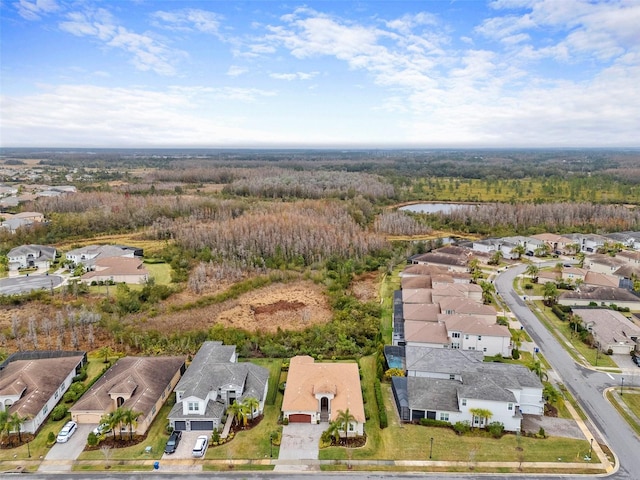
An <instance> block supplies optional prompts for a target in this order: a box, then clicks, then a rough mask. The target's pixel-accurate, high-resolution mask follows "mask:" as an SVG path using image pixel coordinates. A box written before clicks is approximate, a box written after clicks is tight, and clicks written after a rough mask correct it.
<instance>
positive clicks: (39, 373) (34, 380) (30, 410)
mask: <svg viewBox="0 0 640 480" xmlns="http://www.w3.org/2000/svg"><path fill="white" fill-rule="evenodd" d="M82 359H83V357H82V355H80V356H74V357H61V358H43V359H38V360H15V361H13V362H11V363H9V365H7V366H6V368H4V369H3V370H1V371H0V393H1V394H4V395H16V394H20V393H22V396H21V398H20V400H18V401H17V402H15V403H14V404H13V405H12V406H11V408H10V410H9V411H10V413H12V414H13V413H17V414H18V415H20V416H21V417H30V416H35V415H36V414H37V413H38V412H40V410H42V408H43V407H44V406H45V404H46V403H47V401H48V400H49V399H50V398H51V396H52V395H53V393H54V392H55V391H56V390H57V389H58V388H60V385H62V382H63V381H64V379H65V378H67V376H68V375H69V374H70V373H71V371H72V370H75V369H76V367H77V366H78V365H79V364H80V362H82ZM67 386H68V385H67Z"/></svg>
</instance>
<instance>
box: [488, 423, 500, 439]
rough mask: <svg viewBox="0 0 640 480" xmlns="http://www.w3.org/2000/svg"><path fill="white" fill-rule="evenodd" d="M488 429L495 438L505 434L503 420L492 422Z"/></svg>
mask: <svg viewBox="0 0 640 480" xmlns="http://www.w3.org/2000/svg"><path fill="white" fill-rule="evenodd" d="M487 431H488V432H489V433H490V434H491V436H492V437H493V438H500V437H502V435H503V434H504V424H502V423H501V422H491V423H490V424H489V425H487Z"/></svg>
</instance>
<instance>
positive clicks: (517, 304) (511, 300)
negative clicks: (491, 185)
mask: <svg viewBox="0 0 640 480" xmlns="http://www.w3.org/2000/svg"><path fill="white" fill-rule="evenodd" d="M525 269H526V265H519V266H516V267H513V268H510V269H507V271H506V272H504V273H502V274H500V275H499V276H498V277H497V278H496V280H495V285H496V291H497V292H498V293H499V294H500V296H501V297H502V298H503V300H504V301H505V302H506V303H507V305H508V306H509V308H510V309H511V311H512V312H513V313H514V314H515V316H516V317H517V318H518V320H520V322H521V323H522V325H523V326H524V327H525V329H526V330H527V332H528V333H529V334H530V335H531V338H532V339H533V341H534V342H535V343H536V345H537V346H538V347H539V348H540V352H541V353H542V354H543V355H544V357H545V358H546V359H547V360H548V361H549V363H550V364H551V366H552V368H553V370H554V372H555V374H556V376H557V377H559V381H560V382H562V383H563V384H564V385H565V386H566V387H567V388H568V389H569V391H570V392H571V393H572V395H573V396H574V397H575V398H576V399H577V400H578V401H579V403H580V405H581V406H582V408H583V410H584V411H585V412H586V413H587V415H588V416H589V418H590V419H591V420H592V422H593V423H592V424H591V425H590V423H589V422H587V424H588V425H589V426H590V429H591V431H592V432H594V437H596V439H597V440H600V439H599V438H598V437H599V435H602V437H603V438H604V440H605V442H606V443H607V444H608V445H609V446H610V447H611V449H612V450H613V451H614V453H615V454H616V456H617V461H618V462H619V470H618V471H617V472H616V473H615V474H614V475H613V476H612V477H611V478H616V479H629V480H637V479H638V478H640V473H639V472H640V440H639V439H638V437H637V436H636V434H635V433H634V432H633V430H631V428H630V427H629V425H628V424H627V423H626V422H625V421H624V419H622V417H621V416H620V415H619V414H618V412H617V411H616V410H615V409H614V408H613V406H611V405H610V404H609V402H608V401H607V400H606V399H605V398H604V395H603V391H604V389H605V388H608V387H612V386H619V385H620V384H621V377H622V375H619V374H618V375H614V374H607V373H602V372H597V371H594V370H590V369H587V368H584V367H582V366H580V365H578V364H576V363H575V361H574V360H573V358H571V356H570V355H569V354H568V353H567V352H566V351H565V349H564V348H563V347H562V346H561V345H560V344H559V343H558V341H557V340H556V339H555V337H554V336H553V335H552V334H551V333H550V332H549V331H548V330H547V329H546V328H545V326H544V325H542V323H540V321H539V320H538V318H537V317H536V316H535V315H534V314H533V312H531V310H529V308H528V306H527V305H526V303H525V302H524V300H523V299H522V298H521V297H520V296H518V295H517V294H516V293H515V291H514V290H513V281H514V279H515V277H516V276H517V275H519V274H521V273H523V272H524V270H525ZM593 425H595V427H596V429H593V428H592V427H593Z"/></svg>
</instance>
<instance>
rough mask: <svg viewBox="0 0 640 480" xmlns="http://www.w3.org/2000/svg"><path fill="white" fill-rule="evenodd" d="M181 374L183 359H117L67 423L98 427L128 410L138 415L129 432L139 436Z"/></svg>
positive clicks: (78, 404) (74, 408) (83, 398)
mask: <svg viewBox="0 0 640 480" xmlns="http://www.w3.org/2000/svg"><path fill="white" fill-rule="evenodd" d="M184 370H185V358H184V357H123V358H120V359H119V360H118V361H117V362H116V363H114V364H113V365H112V366H111V368H109V369H108V370H107V371H106V372H105V373H104V375H102V377H100V378H99V379H98V381H97V382H96V383H94V384H93V385H92V386H91V388H89V390H87V391H86V392H85V393H84V395H82V397H81V398H80V400H78V401H77V402H76V403H75V405H73V406H72V407H71V408H70V409H69V411H70V412H71V419H72V420H74V421H75V422H77V423H80V424H82V423H93V424H98V423H100V419H101V418H102V417H103V416H104V415H106V414H109V413H111V412H113V411H115V410H116V409H117V408H122V409H126V410H128V409H131V410H133V411H134V412H140V413H141V415H140V416H139V417H138V419H137V421H136V424H135V425H134V426H133V428H132V431H133V432H135V433H136V434H138V435H143V434H144V433H146V431H147V430H148V429H149V427H150V426H151V422H153V419H154V418H155V417H156V415H157V414H158V411H159V410H160V408H161V407H162V405H164V403H165V402H166V400H167V397H168V396H169V395H170V394H171V391H172V390H173V387H175V385H176V384H177V383H178V380H180V377H181V376H182V374H183V373H184ZM123 428H124V426H123ZM127 430H128V427H127Z"/></svg>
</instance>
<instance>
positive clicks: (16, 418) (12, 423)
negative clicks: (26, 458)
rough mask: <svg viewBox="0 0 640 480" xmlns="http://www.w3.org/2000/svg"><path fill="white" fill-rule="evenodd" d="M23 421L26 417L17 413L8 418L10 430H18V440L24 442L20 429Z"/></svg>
mask: <svg viewBox="0 0 640 480" xmlns="http://www.w3.org/2000/svg"><path fill="white" fill-rule="evenodd" d="M23 421H24V419H23V418H21V417H20V415H18V414H17V413H14V414H13V415H11V416H10V417H9V418H8V420H7V424H8V426H9V430H10V431H12V432H18V441H19V442H20V443H22V433H21V432H20V429H21V428H22V423H23Z"/></svg>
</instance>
